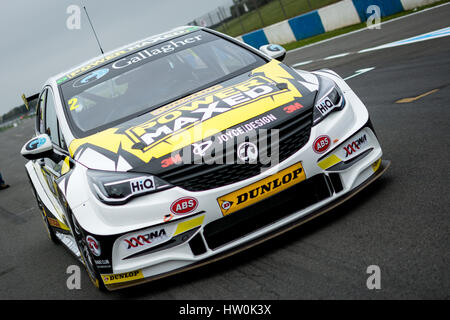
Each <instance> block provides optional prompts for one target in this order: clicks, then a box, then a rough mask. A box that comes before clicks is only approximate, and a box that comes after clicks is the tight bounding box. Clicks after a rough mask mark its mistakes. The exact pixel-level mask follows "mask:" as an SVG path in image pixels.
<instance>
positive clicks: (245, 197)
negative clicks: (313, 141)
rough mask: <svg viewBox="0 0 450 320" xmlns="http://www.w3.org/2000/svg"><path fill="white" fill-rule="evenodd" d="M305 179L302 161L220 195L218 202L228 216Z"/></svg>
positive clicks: (223, 212)
mask: <svg viewBox="0 0 450 320" xmlns="http://www.w3.org/2000/svg"><path fill="white" fill-rule="evenodd" d="M305 179H306V175H305V171H304V170H303V167H302V164H301V162H299V163H296V164H294V165H292V166H290V167H288V168H286V169H284V170H281V171H279V172H278V173H276V174H274V175H271V176H270V177H267V178H264V179H262V180H260V181H257V182H255V183H252V184H251V185H248V186H246V187H244V188H241V189H239V190H236V191H233V192H231V193H229V194H227V195H224V196H222V197H219V198H217V202H218V204H219V207H220V210H221V211H222V214H223V215H224V216H226V215H229V214H231V213H233V212H236V211H238V210H241V209H243V208H245V207H248V206H249V205H252V204H254V203H256V202H258V201H261V200H263V199H266V198H268V197H270V196H272V195H274V194H277V193H278V192H280V191H283V190H285V189H287V188H289V187H292V186H293V185H295V184H297V183H299V182H301V181H303V180H305Z"/></svg>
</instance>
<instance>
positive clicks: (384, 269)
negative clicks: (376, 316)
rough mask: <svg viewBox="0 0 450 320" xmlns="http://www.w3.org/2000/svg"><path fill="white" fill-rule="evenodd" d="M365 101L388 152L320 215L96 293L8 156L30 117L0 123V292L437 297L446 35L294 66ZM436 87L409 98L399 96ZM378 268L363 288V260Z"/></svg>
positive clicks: (408, 32) (361, 45)
mask: <svg viewBox="0 0 450 320" xmlns="http://www.w3.org/2000/svg"><path fill="white" fill-rule="evenodd" d="M449 16H450V5H445V6H442V7H440V8H437V9H432V10H429V11H427V12H425V13H421V14H417V15H414V16H410V17H407V18H404V19H400V20H397V21H394V22H391V23H387V24H383V25H382V27H381V29H379V30H365V31H362V32H357V33H354V34H351V35H348V36H345V37H341V38H339V39H336V40H331V41H327V42H324V43H321V44H318V45H314V46H311V47H308V48H304V49H301V50H296V51H293V52H290V53H288V56H287V58H286V60H285V62H286V63H287V64H290V65H292V64H296V63H298V62H302V61H307V60H316V59H321V58H325V57H329V56H333V55H337V54H341V53H345V52H355V51H359V50H362V49H366V48H371V47H374V46H377V45H381V44H385V43H389V42H392V41H396V40H401V39H405V38H409V37H412V36H416V35H419V34H423V33H426V32H430V31H434V30H437V29H441V28H444V27H448V22H449V20H448V17H449ZM369 67H371V68H373V67H374V68H375V69H373V70H372V71H370V72H367V73H365V74H361V75H359V76H356V77H353V78H352V79H349V80H348V83H349V85H350V86H351V87H352V88H353V89H354V90H355V91H356V93H357V94H358V95H359V96H360V97H361V99H362V100H363V101H364V102H365V103H366V105H367V107H368V109H369V111H370V114H371V119H372V122H373V124H374V126H375V129H376V131H377V134H378V137H379V140H380V142H381V145H382V147H383V151H384V158H385V159H389V160H391V161H392V165H391V167H390V168H389V170H388V171H387V172H386V173H385V175H384V176H383V177H382V178H381V179H380V180H378V181H376V182H375V183H373V184H372V185H370V186H369V187H368V188H367V189H365V190H364V191H363V192H361V193H360V194H358V195H357V196H356V197H354V198H353V199H351V200H350V201H348V202H346V203H345V204H343V205H341V206H340V207H338V208H336V209H333V210H332V211H330V212H328V213H327V214H325V215H323V216H321V217H319V218H317V219H315V220H313V221H311V222H308V223H307V224H304V225H302V226H300V227H298V228H296V229H294V230H291V231H289V232H287V233H285V234H283V235H281V236H278V237H277V238H275V239H272V240H269V241H266V242H264V243H263V244H260V245H258V246H256V247H253V248H251V249H249V250H247V251H244V252H241V253H239V254H237V255H234V256H232V257H229V258H226V259H224V260H221V261H218V262H215V263H213V264H209V265H207V266H205V267H201V268H198V269H195V270H191V271H188V272H185V273H182V274H178V275H175V276H172V277H169V278H165V279H161V280H157V281H154V282H151V283H147V284H144V285H141V286H138V287H134V288H129V289H124V290H119V291H114V292H109V293H102V292H99V291H97V290H96V289H95V288H94V287H93V286H92V285H91V283H90V281H89V279H88V276H87V274H86V273H85V272H84V269H81V271H82V272H81V289H79V290H76V289H75V290H69V289H68V288H67V286H66V281H67V279H68V276H69V275H68V274H66V270H67V267H68V266H70V265H79V266H81V265H80V264H79V263H78V262H77V261H76V260H75V259H74V258H73V257H72V256H71V255H70V253H68V252H67V251H66V250H65V249H64V248H63V247H62V246H61V245H60V246H55V245H53V244H52V243H51V242H50V241H49V240H48V239H47V236H46V234H45V231H44V229H43V225H42V221H41V218H40V216H39V213H38V210H37V207H36V204H35V200H34V198H33V197H32V194H31V190H30V187H29V185H28V182H27V180H26V175H25V169H24V163H25V160H24V159H22V158H21V157H20V155H19V152H20V149H21V147H22V145H23V143H25V141H26V140H27V139H28V138H30V137H31V135H32V132H33V122H32V120H26V121H23V122H22V124H21V125H20V126H18V127H16V128H12V129H9V130H7V131H4V132H1V133H0V144H1V147H0V172H1V173H2V174H3V176H4V178H5V179H6V180H7V182H8V183H9V184H10V185H11V188H9V189H7V190H4V191H0V259H1V260H0V299H90V300H91V299H169V300H174V299H238V300H240V299H449V298H450V273H449V265H450V250H449V248H450V242H449V235H450V232H449V231H450V219H449V208H450V203H449V198H450V197H449V182H450V179H449V178H450V177H449V174H450V167H449V159H450V154H449V146H450V141H449V136H450V130H449V128H450V126H449V120H450V108H449V101H450V77H449V74H450V37H443V38H439V39H434V40H429V41H424V42H419V43H415V44H409V45H405V46H400V47H395V48H390V49H384V50H379V51H373V52H369V53H364V54H352V55H348V56H345V57H341V58H336V59H331V60H326V61H322V62H320V63H311V64H307V65H304V66H302V68H303V69H306V70H315V69H319V68H330V69H332V70H335V71H336V72H338V73H339V74H340V75H341V76H342V77H348V76H351V75H353V74H354V73H355V71H356V70H360V69H365V68H369ZM433 89H439V90H438V91H437V92H434V93H432V94H429V95H427V96H424V97H422V98H420V99H417V100H415V101H413V102H410V103H404V104H397V103H395V102H396V101H397V100H399V99H402V98H410V97H417V96H419V95H421V94H423V93H427V92H429V91H430V90H433ZM370 265H377V266H379V267H380V270H381V289H380V290H368V288H367V287H366V281H367V278H368V277H369V274H368V273H367V268H368V266H370Z"/></svg>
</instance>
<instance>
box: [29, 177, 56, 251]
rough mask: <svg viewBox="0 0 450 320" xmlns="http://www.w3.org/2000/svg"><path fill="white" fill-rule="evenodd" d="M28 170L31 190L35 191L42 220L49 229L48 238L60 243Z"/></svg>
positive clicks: (47, 229)
mask: <svg viewBox="0 0 450 320" xmlns="http://www.w3.org/2000/svg"><path fill="white" fill-rule="evenodd" d="M26 172H27V177H28V181H29V182H30V185H31V190H32V191H33V194H34V198H35V199H36V202H37V205H38V207H39V211H40V212H41V217H42V222H44V227H45V230H46V231H47V235H48V238H49V239H50V240H51V241H52V242H53V243H54V244H59V241H58V238H57V237H56V234H55V231H53V228H52V227H51V226H50V223H49V222H48V218H47V212H46V211H45V208H44V206H43V205H42V202H41V200H40V199H39V196H38V195H37V192H36V189H34V186H33V184H32V183H31V179H30V176H29V174H28V171H26Z"/></svg>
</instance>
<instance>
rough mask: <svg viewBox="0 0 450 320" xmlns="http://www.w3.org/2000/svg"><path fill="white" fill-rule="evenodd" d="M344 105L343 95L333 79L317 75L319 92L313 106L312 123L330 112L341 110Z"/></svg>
mask: <svg viewBox="0 0 450 320" xmlns="http://www.w3.org/2000/svg"><path fill="white" fill-rule="evenodd" d="M344 106H345V99H344V95H343V94H342V91H341V89H339V87H338V86H337V85H336V83H334V81H332V80H330V79H328V78H324V77H319V92H318V93H317V97H316V102H315V106H314V119H313V125H316V124H318V123H319V122H320V121H322V120H323V119H325V117H326V116H328V115H329V114H330V113H331V112H333V111H337V110H342V108H344Z"/></svg>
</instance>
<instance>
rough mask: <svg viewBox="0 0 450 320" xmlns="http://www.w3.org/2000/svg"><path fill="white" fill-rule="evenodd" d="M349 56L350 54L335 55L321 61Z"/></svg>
mask: <svg viewBox="0 0 450 320" xmlns="http://www.w3.org/2000/svg"><path fill="white" fill-rule="evenodd" d="M349 54H351V52H345V53H340V54H335V55H334V56H329V57H326V58H324V59H323V60H331V59H336V58H341V57H345V56H348V55H349Z"/></svg>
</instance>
